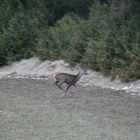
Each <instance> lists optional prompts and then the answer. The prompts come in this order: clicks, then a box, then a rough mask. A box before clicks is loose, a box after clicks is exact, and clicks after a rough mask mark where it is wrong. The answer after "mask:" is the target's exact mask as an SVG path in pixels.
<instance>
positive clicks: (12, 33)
mask: <svg viewBox="0 0 140 140" xmlns="http://www.w3.org/2000/svg"><path fill="white" fill-rule="evenodd" d="M139 19H140V3H139V1H138V0H120V1H118V0H1V1H0V66H2V65H5V64H9V63H11V62H13V61H17V60H20V59H22V58H30V57H32V56H38V57H39V58H40V59H42V60H46V59H51V60H55V59H64V60H65V61H67V62H69V63H71V64H75V63H79V62H81V63H84V64H85V65H86V66H87V67H88V68H90V69H93V70H97V71H101V72H103V73H104V74H105V75H108V76H109V75H110V76H112V79H113V78H114V77H115V76H116V75H118V76H119V77H120V78H121V79H122V80H123V81H129V80H135V79H138V78H140V22H139Z"/></svg>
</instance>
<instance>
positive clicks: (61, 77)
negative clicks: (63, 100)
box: [54, 65, 87, 96]
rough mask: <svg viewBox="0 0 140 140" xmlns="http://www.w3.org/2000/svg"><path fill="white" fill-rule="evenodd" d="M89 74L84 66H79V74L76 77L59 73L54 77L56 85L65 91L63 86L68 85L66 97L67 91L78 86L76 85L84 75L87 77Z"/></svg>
mask: <svg viewBox="0 0 140 140" xmlns="http://www.w3.org/2000/svg"><path fill="white" fill-rule="evenodd" d="M86 74H87V72H86V70H85V68H84V66H83V65H80V66H79V72H78V73H77V74H76V75H72V74H68V73H58V74H56V75H55V76H54V78H55V80H56V82H55V85H56V86H57V87H58V88H59V89H62V90H64V89H63V88H62V87H61V86H62V85H63V84H64V83H65V84H67V88H66V89H65V90H64V91H65V94H64V96H65V95H66V93H67V91H68V90H69V88H70V87H71V86H76V85H75V84H76V83H77V82H78V81H79V80H80V78H81V77H82V76H83V75H86Z"/></svg>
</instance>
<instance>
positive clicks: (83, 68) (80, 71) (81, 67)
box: [79, 64, 87, 75]
mask: <svg viewBox="0 0 140 140" xmlns="http://www.w3.org/2000/svg"><path fill="white" fill-rule="evenodd" d="M79 73H80V75H86V74H87V71H86V69H85V67H84V66H83V65H82V64H80V66H79Z"/></svg>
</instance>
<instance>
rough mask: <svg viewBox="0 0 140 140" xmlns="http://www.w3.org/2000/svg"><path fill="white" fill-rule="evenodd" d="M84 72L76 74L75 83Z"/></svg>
mask: <svg viewBox="0 0 140 140" xmlns="http://www.w3.org/2000/svg"><path fill="white" fill-rule="evenodd" d="M82 75H83V74H82V73H81V72H80V71H79V72H78V74H77V75H76V79H75V83H76V82H77V81H78V80H79V79H80V78H81V77H82Z"/></svg>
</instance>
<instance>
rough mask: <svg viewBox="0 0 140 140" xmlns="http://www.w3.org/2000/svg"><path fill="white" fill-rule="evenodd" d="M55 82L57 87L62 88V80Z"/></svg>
mask: <svg viewBox="0 0 140 140" xmlns="http://www.w3.org/2000/svg"><path fill="white" fill-rule="evenodd" d="M55 84H56V86H57V87H58V88H59V89H61V90H64V89H63V88H62V87H61V85H62V84H64V81H61V82H58V81H57V82H55Z"/></svg>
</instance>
